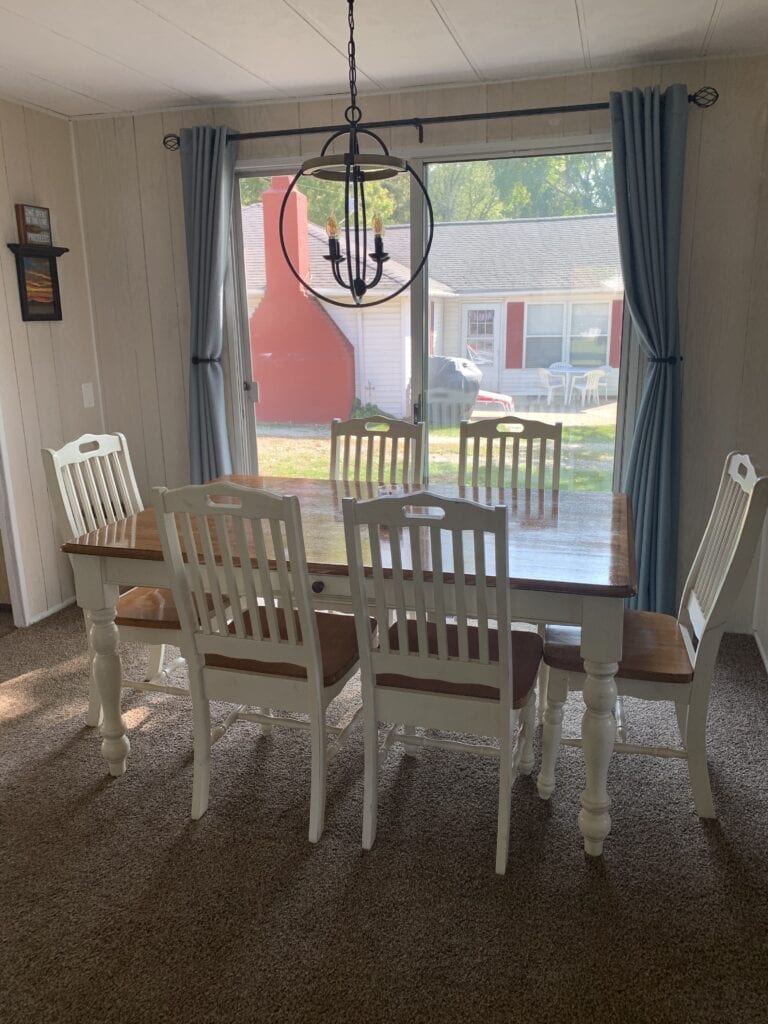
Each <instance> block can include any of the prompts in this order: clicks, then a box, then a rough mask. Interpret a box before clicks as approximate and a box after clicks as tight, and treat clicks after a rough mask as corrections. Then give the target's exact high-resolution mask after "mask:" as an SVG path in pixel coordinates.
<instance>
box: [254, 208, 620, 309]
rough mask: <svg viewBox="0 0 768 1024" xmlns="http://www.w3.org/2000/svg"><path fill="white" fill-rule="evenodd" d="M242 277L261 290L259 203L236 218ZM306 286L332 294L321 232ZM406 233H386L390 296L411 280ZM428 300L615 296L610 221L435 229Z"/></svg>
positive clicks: (403, 229) (615, 255) (312, 237)
mask: <svg viewBox="0 0 768 1024" xmlns="http://www.w3.org/2000/svg"><path fill="white" fill-rule="evenodd" d="M242 219H243V247H244V256H245V277H246V286H247V291H248V292H249V293H258V292H262V291H263V290H264V286H265V281H266V278H265V271H264V223H263V217H262V206H261V203H253V204H252V205H250V206H246V207H244V208H243V211H242ZM309 246H310V260H311V264H312V266H313V267H314V268H315V271H314V276H313V277H312V280H311V281H310V283H311V284H312V286H313V287H315V288H317V289H318V290H319V291H331V290H338V286H337V285H336V283H335V282H334V280H333V277H332V275H331V272H330V269H329V265H328V263H327V262H326V261H325V260H322V259H320V257H321V256H322V255H324V254H325V253H326V252H327V251H328V250H327V236H326V233H325V231H324V229H323V228H322V227H320V226H319V225H317V224H310V225H309ZM409 246H410V228H409V227H408V226H395V227H390V228H387V230H386V233H385V236H384V247H385V249H386V251H387V252H388V253H389V254H390V257H391V258H390V260H389V262H388V263H386V264H385V270H384V282H385V286H386V287H387V288H388V289H389V290H390V291H393V290H395V289H396V288H399V287H400V286H401V285H402V284H404V283H405V282H406V281H407V280H408V277H409V271H408V266H409V262H410V260H409ZM429 278H430V290H431V291H433V293H443V294H446V293H447V294H450V293H452V292H456V293H462V292H463V293H472V294H476V293H483V292H486V293H490V292H500V293H509V292H554V291H572V290H589V291H603V290H610V291H614V290H618V289H620V288H621V266H620V263H619V247H618V239H617V236H616V217H615V216H614V215H613V214H598V215H595V216H583V217H546V218H539V219H530V220H498V221H464V222H459V223H452V224H438V225H436V227H435V240H434V243H433V245H432V251H431V253H430V256H429Z"/></svg>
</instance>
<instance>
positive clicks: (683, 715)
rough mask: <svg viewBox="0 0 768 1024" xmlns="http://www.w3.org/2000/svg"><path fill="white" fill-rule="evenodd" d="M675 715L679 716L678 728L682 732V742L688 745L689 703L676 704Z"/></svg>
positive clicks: (685, 745)
mask: <svg viewBox="0 0 768 1024" xmlns="http://www.w3.org/2000/svg"><path fill="white" fill-rule="evenodd" d="M675 715H676V716H677V728H678V730H679V732H680V742H681V743H682V744H683V746H684V747H687V746H688V705H687V704H675Z"/></svg>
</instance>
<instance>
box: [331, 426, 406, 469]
mask: <svg viewBox="0 0 768 1024" xmlns="http://www.w3.org/2000/svg"><path fill="white" fill-rule="evenodd" d="M423 450H424V424H423V423H407V422H406V421H405V420H393V419H389V418H388V417H386V416H367V417H365V418H364V419H354V420H338V419H336V420H332V421H331V471H330V478H331V480H353V481H356V482H360V483H377V484H394V483H405V484H420V483H421V482H422V480H423V472H424V470H423V466H422V461H423Z"/></svg>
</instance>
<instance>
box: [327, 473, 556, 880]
mask: <svg viewBox="0 0 768 1024" xmlns="http://www.w3.org/2000/svg"><path fill="white" fill-rule="evenodd" d="M343 508H344V531H345V536H346V542H347V559H348V562H349V573H350V583H351V588H352V602H353V605H354V609H355V620H356V623H357V636H358V645H359V648H360V670H361V678H362V687H363V708H364V715H365V726H364V737H365V738H364V744H365V779H364V797H363V801H364V803H363V848H364V849H366V850H369V849H370V848H371V847H372V845H373V843H374V840H375V837H376V817H377V779H378V765H379V727H378V726H379V722H380V721H385V722H396V723H403V730H404V731H403V732H402V733H399V732H398V731H397V730H398V726H397V725H394V726H392V727H391V728H390V729H389V730H388V732H387V734H386V737H385V739H384V743H383V747H382V749H383V750H385V749H386V748H387V747H388V746H391V745H392V743H393V742H397V741H398V740H402V742H404V743H405V745H406V749H412V748H413V747H415V746H443V747H447V748H448V749H452V750H461V751H471V752H477V753H484V754H489V755H491V756H496V757H499V802H498V821H497V839H496V871H497V872H498V873H499V874H503V873H504V872H505V870H506V864H507V855H508V846H509V819H510V792H511V787H512V783H513V781H514V779H515V777H516V775H517V773H518V770H519V771H522V772H524V773H526V774H529V773H530V772H531V770H532V767H533V747H532V738H533V737H532V733H533V713H534V703H533V700H532V695H533V683H534V680H535V678H536V672H537V669H538V666H539V661H540V658H541V638H540V637H539V636H538V634H536V633H524V632H512V631H511V629H510V623H509V601H508V590H509V585H508V578H509V566H508V553H507V509H506V507H505V506H503V505H500V506H497V507H496V508H489V507H487V506H484V505H478V504H475V503H474V502H470V501H463V500H459V499H454V500H446V499H443V498H439V497H436V496H435V495H433V494H429V493H424V492H422V493H419V494H414V495H411V496H396V497H387V498H377V499H374V500H372V501H365V502H358V501H356V500H355V499H354V498H345V499H344V500H343ZM401 545H402V547H401ZM465 552H474V561H473V565H472V566H471V567H469V566H466V564H465ZM369 553H370V559H369V557H368V555H369ZM366 565H371V566H372V573H371V571H370V570H367V569H366ZM390 566H391V568H390ZM467 572H469V573H471V574H472V575H471V577H469V578H468V576H467V575H466V573H467ZM369 576H372V578H370V579H369V578H368V577H369ZM491 577H495V579H494V582H493V583H492V584H491V586H492V590H493V593H494V594H495V595H496V610H495V611H494V612H493V616H494V618H495V620H496V621H497V622H498V624H499V628H498V629H492V628H490V626H489V610H488V604H487V601H488V590H487V588H488V586H489V580H490V578H491ZM366 584H368V585H371V586H372V588H373V595H374V601H375V606H376V618H377V621H378V622H380V623H384V622H391V624H390V625H389V628H388V629H383V630H381V635H380V638H379V641H378V642H377V640H376V639H375V638H374V637H373V636H372V635H371V632H370V630H369V628H368V625H367V623H368V621H369V620H368V615H369V603H368V601H369V599H368V595H367V592H366ZM406 595H408V596H407V597H406ZM449 619H450V621H449ZM518 722H519V728H518ZM417 726H422V727H425V728H427V729H445V730H451V731H456V732H462V733H474V734H475V735H478V736H494V737H497V738H498V739H499V740H500V747H499V748H496V747H489V746H488V745H475V744H468V743H463V742H459V741H456V740H447V739H446V740H444V739H440V738H438V737H434V736H431V735H430V736H421V735H417V734H416V733H415V731H414V730H415V727H417Z"/></svg>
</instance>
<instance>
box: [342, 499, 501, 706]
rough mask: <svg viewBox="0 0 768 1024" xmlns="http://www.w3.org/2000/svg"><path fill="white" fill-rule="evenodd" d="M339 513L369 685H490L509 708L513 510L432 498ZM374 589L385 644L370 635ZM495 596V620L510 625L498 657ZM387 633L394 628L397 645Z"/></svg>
mask: <svg viewBox="0 0 768 1024" xmlns="http://www.w3.org/2000/svg"><path fill="white" fill-rule="evenodd" d="M342 505H343V510H344V529H345V536H346V542H347V557H348V559H349V564H350V580H351V585H352V599H353V605H354V608H355V615H356V620H357V622H358V645H359V647H360V650H361V658H365V659H367V661H368V663H369V665H370V668H371V672H372V675H373V676H375V675H376V674H377V673H378V674H382V673H395V674H401V675H404V676H411V677H413V676H415V677H418V678H422V679H434V678H445V679H447V680H448V681H451V682H461V683H464V684H466V685H468V686H470V687H471V686H475V685H492V686H495V687H498V688H499V691H500V696H501V699H502V700H508V699H509V687H510V673H511V646H510V636H509V629H508V622H509V598H508V587H509V582H508V580H509V566H508V558H509V556H508V551H507V510H506V508H505V507H504V506H497V507H495V508H490V507H488V506H485V505H479V504H476V503H475V502H471V501H466V500H463V499H452V500H451V499H446V498H442V497H438V496H436V495H434V494H430V493H428V492H419V493H417V494H412V495H397V496H392V497H386V498H376V499H373V500H372V501H356V500H355V499H354V498H344V499H343V501H342ZM366 547H367V548H368V552H367V553H366V554H367V562H364V561H363V559H364V557H365V556H364V550H365V548H366ZM366 564H369V565H370V566H371V572H370V574H366ZM367 586H372V587H373V595H372V598H373V604H374V605H375V607H376V616H377V619H378V621H379V624H380V630H379V632H380V637H379V641H378V642H377V641H376V640H375V639H373V638H372V637H371V636H370V635H366V633H365V625H364V624H365V621H366V616H367V615H368V614H369V607H370V603H371V595H370V594H369V593H368V591H367ZM491 592H493V593H494V594H495V597H496V608H495V610H494V611H493V617H494V618H495V619H497V620H498V622H499V623H507V628H506V629H505V628H503V626H502V628H501V629H500V630H498V633H497V636H498V654H496V653H495V648H494V649H493V650H492V647H491V629H490V624H489V613H490V612H491V610H492V609H491V605H490V602H489V594H490V593H491ZM406 595H409V597H408V599H406ZM410 595H412V596H410ZM449 601H450V604H449V603H448V602H449ZM393 619H394V621H393ZM490 621H492V620H490ZM382 623H389V624H390V631H391V636H390V635H389V634H388V631H387V630H386V629H384V628H381V624H382ZM449 631H450V632H449ZM369 633H370V631H369ZM450 635H452V636H453V637H455V640H454V641H453V642H451V641H450V640H449V636H450ZM364 678H365V675H364Z"/></svg>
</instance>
